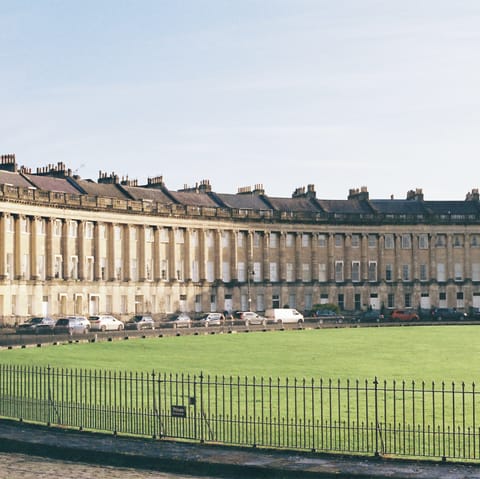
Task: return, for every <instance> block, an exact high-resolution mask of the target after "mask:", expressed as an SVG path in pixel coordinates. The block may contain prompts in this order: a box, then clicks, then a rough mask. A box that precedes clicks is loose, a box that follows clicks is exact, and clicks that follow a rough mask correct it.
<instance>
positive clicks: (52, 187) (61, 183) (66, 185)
mask: <svg viewBox="0 0 480 479" xmlns="http://www.w3.org/2000/svg"><path fill="white" fill-rule="evenodd" d="M25 177H26V178H27V179H28V181H30V182H31V183H32V184H33V185H34V186H35V187H36V188H38V189H39V190H45V191H57V192H59V193H70V194H76V195H78V194H81V191H80V190H78V189H77V188H75V186H73V184H72V183H70V182H69V181H68V180H67V179H65V178H55V177H52V176H40V175H25Z"/></svg>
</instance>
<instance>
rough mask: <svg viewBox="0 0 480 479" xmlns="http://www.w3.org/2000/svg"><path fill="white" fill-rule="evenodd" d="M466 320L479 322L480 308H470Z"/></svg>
mask: <svg viewBox="0 0 480 479" xmlns="http://www.w3.org/2000/svg"><path fill="white" fill-rule="evenodd" d="M468 318H469V319H475V320H479V319H480V308H475V307H473V306H472V307H471V308H470V311H469V313H468Z"/></svg>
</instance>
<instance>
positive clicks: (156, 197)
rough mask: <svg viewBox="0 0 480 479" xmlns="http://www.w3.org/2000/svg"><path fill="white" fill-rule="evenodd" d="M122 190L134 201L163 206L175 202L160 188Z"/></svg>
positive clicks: (126, 188) (125, 187)
mask: <svg viewBox="0 0 480 479" xmlns="http://www.w3.org/2000/svg"><path fill="white" fill-rule="evenodd" d="M122 188H123V189H124V190H125V191H126V192H127V193H128V194H129V195H130V196H131V197H132V198H133V199H134V200H150V201H157V202H158V203H162V204H165V205H166V204H172V203H174V201H173V200H172V198H170V197H169V196H168V195H167V194H166V193H165V192H164V191H163V190H161V189H160V188H142V187H141V186H123V185H122Z"/></svg>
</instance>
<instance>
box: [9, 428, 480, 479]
mask: <svg viewBox="0 0 480 479" xmlns="http://www.w3.org/2000/svg"><path fill="white" fill-rule="evenodd" d="M0 451H2V452H1V453H0V479H33V478H35V479H39V478H40V479H44V478H45V479H46V478H49V479H57V478H58V479H113V478H115V479H138V478H142V479H143V478H145V479H153V478H155V479H184V478H185V479H187V478H189V479H190V478H193V477H197V476H198V477H201V478H203V479H213V478H214V477H217V478H218V477H221V478H224V479H244V478H248V479H253V478H257V479H260V478H261V479H265V478H269V479H270V478H271V479H280V478H281V479H299V478H302V479H307V478H315V479H319V478H324V479H326V478H328V479H331V478H335V479H339V478H345V479H354V478H355V479H384V478H390V479H410V478H415V479H480V466H478V465H465V464H463V465H462V464H452V463H447V464H441V463H438V462H437V463H432V462H423V463H422V462H421V461H395V460H379V459H373V458H360V457H358V458H348V457H342V456H326V455H321V454H309V453H295V452H292V451H272V450H260V449H252V448H232V447H222V446H214V445H206V444H204V445H200V444H187V443H174V442H168V441H159V440H152V439H139V438H127V437H113V436H111V435H102V434H94V433H87V432H80V431H72V430H64V429H59V428H48V427H45V426H33V425H29V424H26V423H18V422H15V421H6V420H0ZM23 454H31V455H28V456H26V455H23ZM47 458H49V459H47ZM69 461H71V462H69Z"/></svg>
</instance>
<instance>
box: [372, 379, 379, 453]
mask: <svg viewBox="0 0 480 479" xmlns="http://www.w3.org/2000/svg"><path fill="white" fill-rule="evenodd" d="M373 384H374V386H375V388H374V394H375V397H374V399H375V401H374V404H375V457H378V456H379V455H380V454H379V452H378V428H379V424H378V379H377V377H376V376H375V379H374V381H373Z"/></svg>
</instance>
